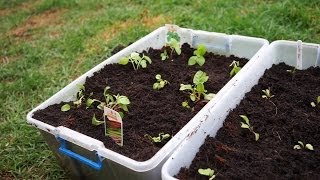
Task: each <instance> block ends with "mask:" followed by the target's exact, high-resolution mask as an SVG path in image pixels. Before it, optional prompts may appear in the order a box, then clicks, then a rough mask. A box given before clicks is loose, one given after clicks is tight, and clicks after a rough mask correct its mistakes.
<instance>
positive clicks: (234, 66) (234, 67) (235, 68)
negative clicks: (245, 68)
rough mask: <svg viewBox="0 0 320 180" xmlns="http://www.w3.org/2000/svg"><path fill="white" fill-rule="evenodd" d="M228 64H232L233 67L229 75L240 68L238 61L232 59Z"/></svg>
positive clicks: (234, 73)
mask: <svg viewBox="0 0 320 180" xmlns="http://www.w3.org/2000/svg"><path fill="white" fill-rule="evenodd" d="M229 66H230V67H231V66H233V68H232V69H231V71H230V77H233V76H234V75H236V74H237V73H238V72H239V71H240V70H241V67H240V63H239V61H232V63H231V64H230V65H229Z"/></svg>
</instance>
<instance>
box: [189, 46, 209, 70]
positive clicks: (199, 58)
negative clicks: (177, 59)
mask: <svg viewBox="0 0 320 180" xmlns="http://www.w3.org/2000/svg"><path fill="white" fill-rule="evenodd" d="M206 52H207V49H206V47H205V46H204V45H203V44H200V45H199V46H198V48H197V50H195V51H194V52H193V54H194V55H195V56H191V57H190V58H189V61H188V65H189V66H192V65H195V64H199V66H202V65H203V64H204V62H205V58H204V57H203V56H204V54H205V53H206Z"/></svg>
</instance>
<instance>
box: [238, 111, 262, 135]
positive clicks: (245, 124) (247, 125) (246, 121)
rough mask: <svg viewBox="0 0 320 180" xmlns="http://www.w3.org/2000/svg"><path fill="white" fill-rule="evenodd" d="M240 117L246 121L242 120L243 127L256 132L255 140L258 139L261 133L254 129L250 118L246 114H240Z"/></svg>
mask: <svg viewBox="0 0 320 180" xmlns="http://www.w3.org/2000/svg"><path fill="white" fill-rule="evenodd" d="M240 117H241V118H242V120H243V121H244V122H240V123H241V128H244V129H249V131H250V132H251V133H253V134H254V136H255V140H256V141H258V140H259V137H260V135H259V133H256V132H254V131H253V127H252V126H251V125H250V122H249V118H248V117H247V116H246V115H240Z"/></svg>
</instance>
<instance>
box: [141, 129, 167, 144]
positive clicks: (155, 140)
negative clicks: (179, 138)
mask: <svg viewBox="0 0 320 180" xmlns="http://www.w3.org/2000/svg"><path fill="white" fill-rule="evenodd" d="M144 137H147V138H148V139H150V141H152V142H153V143H161V142H162V141H163V140H166V139H168V138H170V134H165V133H163V132H161V133H159V135H158V136H156V137H152V136H150V135H149V134H145V135H144Z"/></svg>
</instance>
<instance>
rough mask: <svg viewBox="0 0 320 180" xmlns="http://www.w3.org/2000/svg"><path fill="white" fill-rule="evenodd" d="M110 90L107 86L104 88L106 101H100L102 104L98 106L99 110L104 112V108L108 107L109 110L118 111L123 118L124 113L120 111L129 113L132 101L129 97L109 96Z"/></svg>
mask: <svg viewBox="0 0 320 180" xmlns="http://www.w3.org/2000/svg"><path fill="white" fill-rule="evenodd" d="M109 89H110V87H109V86H106V87H105V88H104V91H103V95H104V98H105V101H104V102H101V101H99V102H100V104H99V105H98V108H99V109H101V110H103V107H104V106H106V107H108V108H111V109H113V110H115V111H117V112H118V113H119V114H120V116H121V117H122V118H123V112H121V111H120V110H121V109H122V110H123V111H126V112H127V111H128V107H127V106H128V105H129V104H130V100H129V98H128V97H127V96H121V95H119V94H117V95H111V94H109V92H108V91H109ZM97 101H98V100H97Z"/></svg>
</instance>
